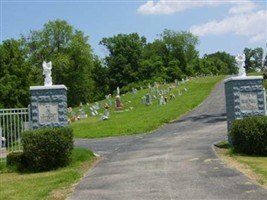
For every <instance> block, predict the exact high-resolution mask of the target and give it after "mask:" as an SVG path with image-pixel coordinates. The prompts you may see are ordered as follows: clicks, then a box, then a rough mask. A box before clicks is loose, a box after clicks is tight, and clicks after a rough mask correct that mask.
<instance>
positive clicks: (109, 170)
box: [69, 83, 267, 200]
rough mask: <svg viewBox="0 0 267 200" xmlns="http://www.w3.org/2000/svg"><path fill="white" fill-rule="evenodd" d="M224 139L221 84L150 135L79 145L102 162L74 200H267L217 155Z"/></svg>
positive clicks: (265, 192) (258, 188)
mask: <svg viewBox="0 0 267 200" xmlns="http://www.w3.org/2000/svg"><path fill="white" fill-rule="evenodd" d="M226 137H227V136H226V115H225V102H224V87H223V83H222V84H220V85H218V87H217V88H216V89H215V90H214V91H213V93H212V94H211V95H210V97H209V98H208V99H207V100H206V101H205V102H204V103H203V104H202V105H200V106H199V107H198V108H197V109H195V110H194V111H193V112H191V113H189V114H188V115H186V116H184V117H182V118H180V119H178V120H176V121H173V122H172V123H169V124H167V125H165V126H163V127H162V128H160V129H158V130H156V131H154V132H153V133H151V134H144V135H137V136H127V137H117V138H105V139H95V140H76V141H75V145H76V146H79V147H85V148H89V149H92V150H93V151H94V152H96V153H98V154H100V155H101V156H102V160H101V161H100V163H98V165H97V166H96V167H95V168H94V169H92V170H90V171H89V172H88V174H87V175H86V177H85V178H84V179H83V180H82V181H81V182H80V183H79V184H78V185H77V187H76V189H75V191H74V192H73V193H72V194H71V195H70V197H69V199H71V200H82V199H91V200H100V199H101V200H104V199H105V200H106V199H111V200H137V199H138V200H157V199H160V200H167V199H187V200H189V199H242V200H244V199H253V200H263V199H267V190H265V189H263V188H262V187H261V186H259V185H257V184H255V183H254V182H253V181H251V180H249V179H248V178H247V177H245V176H244V175H243V174H241V173H240V172H238V171H236V170H234V169H230V168H228V167H227V166H226V165H225V164H224V163H223V162H222V161H221V160H220V159H218V157H217V156H216V155H215V153H214V151H213V148H212V144H213V143H215V142H216V141H218V140H222V139H225V138H226Z"/></svg>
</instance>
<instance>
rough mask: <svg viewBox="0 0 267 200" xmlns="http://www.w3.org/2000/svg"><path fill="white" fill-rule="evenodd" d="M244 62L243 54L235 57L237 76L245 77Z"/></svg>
mask: <svg viewBox="0 0 267 200" xmlns="http://www.w3.org/2000/svg"><path fill="white" fill-rule="evenodd" d="M245 60H246V56H245V54H242V55H240V54H238V55H237V56H236V57H235V61H236V63H237V67H238V69H239V70H238V76H246V69H245Z"/></svg>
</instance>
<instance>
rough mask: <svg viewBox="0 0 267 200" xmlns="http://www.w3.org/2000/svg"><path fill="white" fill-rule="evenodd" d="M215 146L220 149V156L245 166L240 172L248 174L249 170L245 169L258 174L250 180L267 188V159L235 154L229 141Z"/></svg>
mask: <svg viewBox="0 0 267 200" xmlns="http://www.w3.org/2000/svg"><path fill="white" fill-rule="evenodd" d="M215 146H216V147H218V148H219V149H220V151H218V153H219V154H220V155H223V156H226V157H228V158H231V159H233V160H234V161H236V162H238V163H241V164H243V165H244V166H243V165H242V166H241V167H240V168H238V170H240V171H242V172H244V173H245V174H246V171H247V170H246V169H245V170H244V168H249V169H250V170H251V171H253V172H254V173H255V174H256V175H250V178H253V179H255V181H257V182H258V183H260V184H261V185H263V186H265V187H267V157H260V156H248V155H243V154H238V153H235V151H234V150H233V149H232V147H231V146H230V145H229V144H228V142H227V141H222V142H220V143H218V144H216V145H215ZM231 159H230V160H231ZM228 162H229V161H228Z"/></svg>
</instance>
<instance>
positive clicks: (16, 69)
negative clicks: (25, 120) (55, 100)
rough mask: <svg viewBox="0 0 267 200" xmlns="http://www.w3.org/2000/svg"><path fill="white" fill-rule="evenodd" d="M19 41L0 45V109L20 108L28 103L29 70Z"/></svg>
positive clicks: (24, 52)
mask: <svg viewBox="0 0 267 200" xmlns="http://www.w3.org/2000/svg"><path fill="white" fill-rule="evenodd" d="M22 47H23V45H22V41H21V40H14V39H10V40H5V41H3V43H2V44H1V45H0V91H1V95H0V108H15V107H18V108H21V107H26V106H27V105H28V104H29V103H30V98H29V96H30V94H29V87H30V84H31V77H30V76H31V68H30V65H29V64H28V63H27V62H26V51H25V50H24V49H23V48H22Z"/></svg>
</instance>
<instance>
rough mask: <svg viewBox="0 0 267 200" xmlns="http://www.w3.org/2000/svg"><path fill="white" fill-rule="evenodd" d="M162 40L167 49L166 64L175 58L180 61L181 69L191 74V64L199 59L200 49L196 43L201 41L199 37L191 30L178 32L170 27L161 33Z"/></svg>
mask: <svg viewBox="0 0 267 200" xmlns="http://www.w3.org/2000/svg"><path fill="white" fill-rule="evenodd" d="M161 38H162V41H163V42H164V44H165V47H166V49H167V52H166V53H167V55H166V57H167V58H168V59H166V63H164V65H165V66H168V64H169V63H170V62H171V61H173V60H178V61H179V66H177V67H179V68H180V70H181V71H182V72H183V73H184V74H186V75H190V71H189V70H188V68H190V65H192V64H194V63H195V62H196V60H197V59H198V51H197V49H196V45H197V44H198V43H199V41H198V37H196V36H194V35H193V34H192V33H190V32H185V31H181V32H176V31H172V30H169V29H165V30H164V31H163V33H162V34H161ZM171 66H172V65H171Z"/></svg>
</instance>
